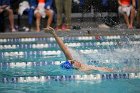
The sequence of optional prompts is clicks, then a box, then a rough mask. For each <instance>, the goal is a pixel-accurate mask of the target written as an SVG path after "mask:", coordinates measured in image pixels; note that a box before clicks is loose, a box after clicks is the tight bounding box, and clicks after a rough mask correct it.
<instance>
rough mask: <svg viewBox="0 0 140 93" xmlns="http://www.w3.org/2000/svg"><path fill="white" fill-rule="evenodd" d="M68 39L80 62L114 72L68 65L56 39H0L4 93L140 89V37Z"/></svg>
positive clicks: (135, 92) (1, 88)
mask: <svg viewBox="0 0 140 93" xmlns="http://www.w3.org/2000/svg"><path fill="white" fill-rule="evenodd" d="M62 39H63V40H64V42H65V44H66V45H67V46H69V48H70V51H71V53H72V54H73V56H74V58H76V59H77V60H79V61H80V62H82V63H85V64H89V65H95V66H105V67H108V68H112V69H114V72H111V73H106V72H99V71H87V72H81V71H78V70H65V69H62V68H61V67H60V64H61V63H63V62H64V61H65V56H64V54H63V53H62V51H61V50H60V48H59V46H58V45H57V43H56V42H55V40H54V38H52V37H50V38H45V37H42V38H12V39H10V38H9V39H0V59H1V60H0V91H1V92H0V93H66V92H67V93H79V92H81V93H93V92H95V93H110V92H111V93H119V92H120V93H139V92H140V89H139V87H140V55H139V53H140V47H139V46H140V35H130V36H119V35H118V36H98V37H96V36H78V37H62Z"/></svg>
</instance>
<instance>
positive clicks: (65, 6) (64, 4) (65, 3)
mask: <svg viewBox="0 0 140 93" xmlns="http://www.w3.org/2000/svg"><path fill="white" fill-rule="evenodd" d="M55 5H56V10H57V27H56V30H57V31H62V30H65V31H69V30H70V29H71V11H72V0H55ZM63 10H64V15H65V20H64V21H65V24H63V16H62V14H63Z"/></svg>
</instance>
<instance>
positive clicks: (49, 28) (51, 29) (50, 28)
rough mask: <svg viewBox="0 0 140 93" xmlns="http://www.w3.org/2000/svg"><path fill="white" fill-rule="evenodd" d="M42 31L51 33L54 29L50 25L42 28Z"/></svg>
mask: <svg viewBox="0 0 140 93" xmlns="http://www.w3.org/2000/svg"><path fill="white" fill-rule="evenodd" d="M44 32H45V33H51V34H53V33H55V30H54V29H53V28H52V27H47V28H44Z"/></svg>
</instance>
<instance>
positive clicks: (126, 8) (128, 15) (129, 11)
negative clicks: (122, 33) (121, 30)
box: [118, 0, 136, 29]
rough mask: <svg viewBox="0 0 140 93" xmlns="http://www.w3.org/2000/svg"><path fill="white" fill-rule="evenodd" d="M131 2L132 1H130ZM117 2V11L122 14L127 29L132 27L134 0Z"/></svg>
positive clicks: (119, 0)
mask: <svg viewBox="0 0 140 93" xmlns="http://www.w3.org/2000/svg"><path fill="white" fill-rule="evenodd" d="M131 2H132V3H131ZM118 3H119V13H121V14H122V15H123V16H124V19H125V22H126V24H127V27H128V28H129V29H132V28H133V21H134V17H135V12H136V10H135V7H136V1H135V0H118Z"/></svg>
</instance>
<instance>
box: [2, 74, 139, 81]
mask: <svg viewBox="0 0 140 93" xmlns="http://www.w3.org/2000/svg"><path fill="white" fill-rule="evenodd" d="M115 79H140V73H122V74H120V73H111V74H90V75H69V76H66V75H62V76H31V77H30V76H28V77H10V78H9V77H3V78H0V82H2V83H26V82H47V81H49V80H55V81H73V80H76V81H97V80H100V81H102V80H115Z"/></svg>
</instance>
